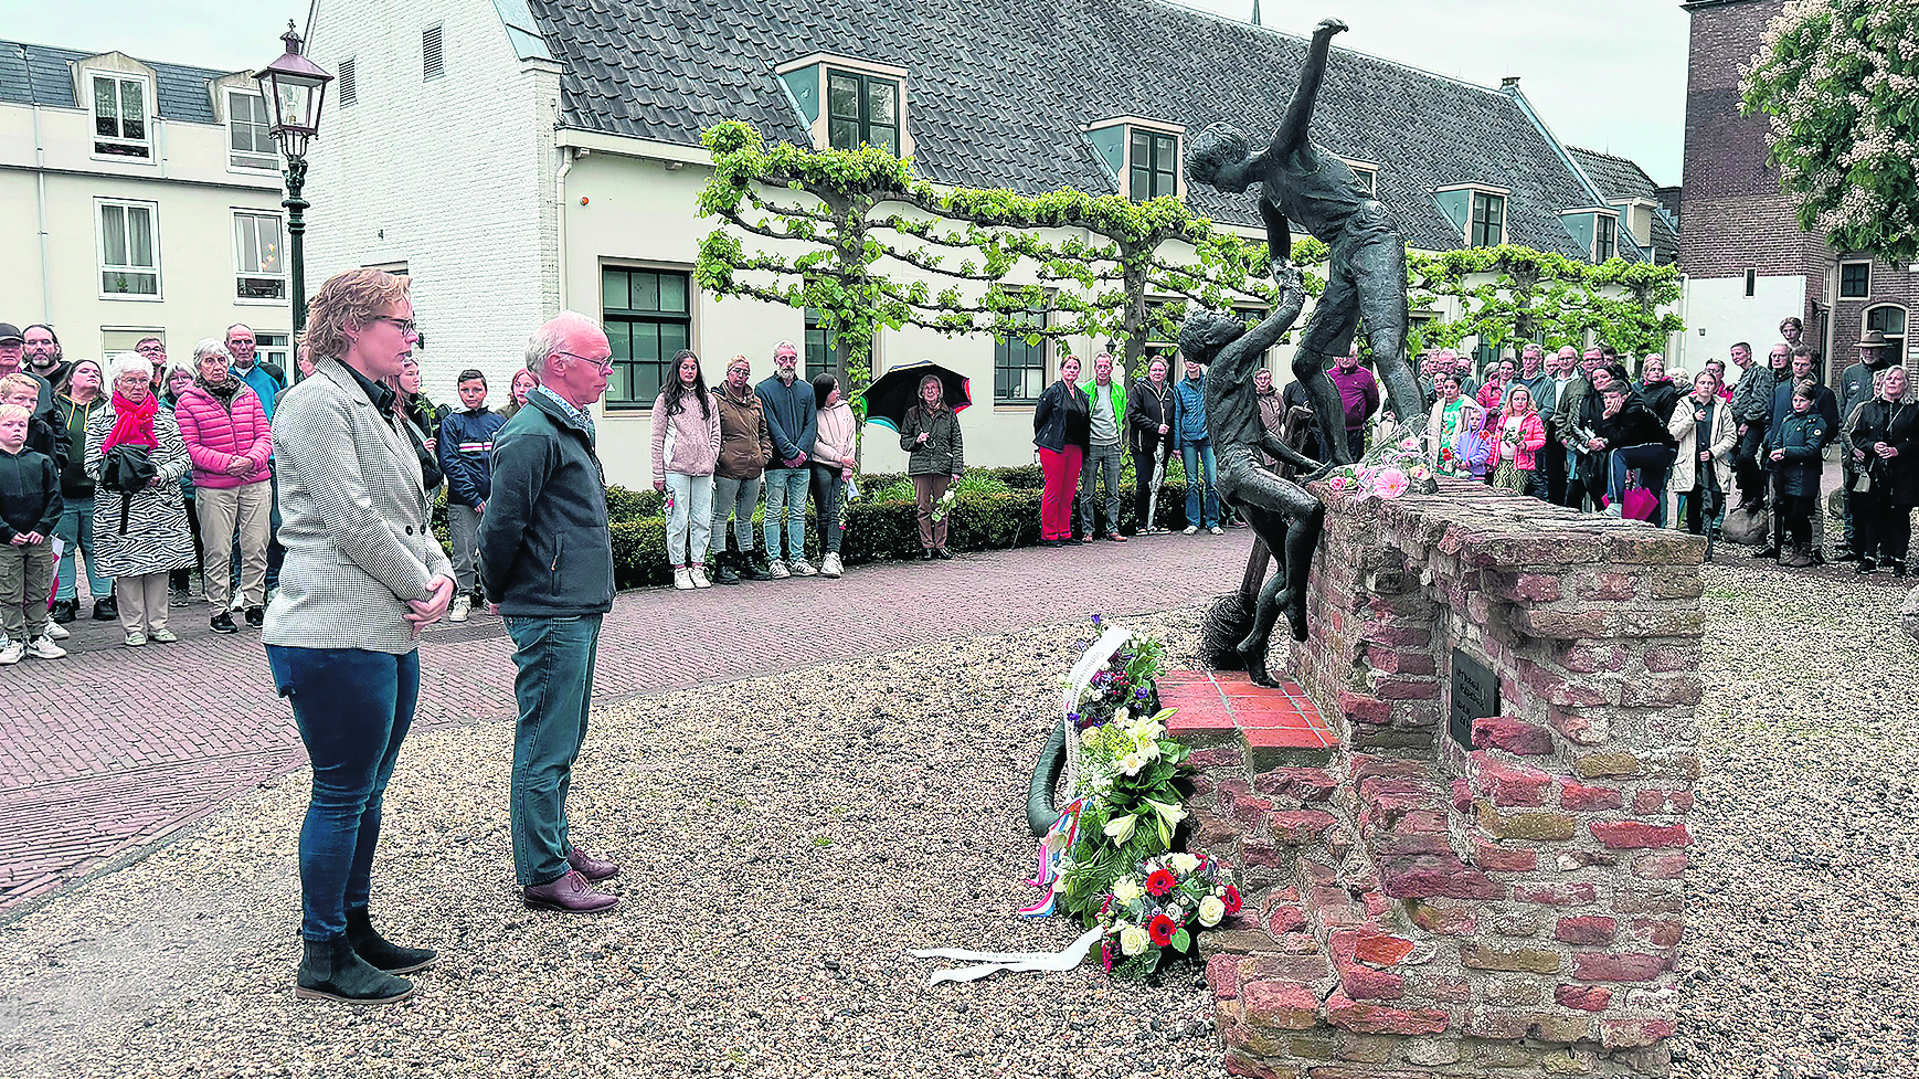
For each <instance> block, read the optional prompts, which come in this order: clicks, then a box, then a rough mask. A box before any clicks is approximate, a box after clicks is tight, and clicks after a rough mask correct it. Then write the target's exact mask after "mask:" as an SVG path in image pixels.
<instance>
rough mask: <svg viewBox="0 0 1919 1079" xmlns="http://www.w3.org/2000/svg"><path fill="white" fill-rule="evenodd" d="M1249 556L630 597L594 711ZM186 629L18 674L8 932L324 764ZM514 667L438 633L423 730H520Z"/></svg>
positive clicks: (1124, 558)
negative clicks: (102, 874)
mask: <svg viewBox="0 0 1919 1079" xmlns="http://www.w3.org/2000/svg"><path fill="white" fill-rule="evenodd" d="M1251 544H1252V535H1251V533H1250V532H1246V531H1239V530H1231V531H1229V532H1228V533H1227V534H1226V535H1225V536H1222V537H1211V536H1207V535H1206V534H1204V533H1201V534H1200V535H1199V536H1197V537H1192V538H1187V537H1183V536H1166V537H1154V538H1150V539H1135V540H1134V541H1132V542H1130V543H1126V544H1110V543H1096V544H1090V545H1088V546H1086V547H1083V548H1067V549H1065V550H1060V551H1048V550H1042V549H1039V548H1024V549H1020V550H1013V551H994V552H985V553H980V554H970V555H962V556H961V557H960V558H959V559H958V560H956V561H953V562H933V563H917V562H916V563H896V564H884V565H875V566H861V567H855V568H854V569H853V570H852V571H851V572H850V573H849V574H848V575H847V576H846V577H845V578H843V579H841V580H839V581H826V580H823V579H820V578H812V579H807V580H798V579H796V580H790V581H777V582H770V583H765V584H745V585H741V586H739V587H736V588H719V587H715V588H712V589H709V590H706V591H702V592H675V591H673V590H672V589H643V590H639V591H634V592H627V593H623V594H621V595H620V597H619V598H618V600H617V601H616V603H615V605H614V608H613V613H612V614H611V615H609V616H608V618H607V622H606V627H605V630H604V633H603V636H602V644H601V649H600V662H599V669H598V675H597V677H596V679H595V685H594V690H595V693H594V695H595V697H596V698H599V699H602V700H606V699H617V698H624V697H630V696H634V695H639V694H647V693H659V692H666V691H671V690H677V689H684V688H687V687H689V686H693V685H697V684H701V683H711V682H728V681H733V680H735V679H739V678H745V677H751V676H756V675H763V674H769V673H775V672H779V671H783V670H791V669H795V668H799V667H804V666H809V665H812V664H815V663H822V662H827V661H831V660H837V659H842V658H846V657H850V656H861V655H873V654H878V653H883V652H890V651H894V650H896V649H900V648H906V647H912V646H919V645H924V644H927V643H930V642H934V641H938V640H942V639H948V638H954V637H964V636H973V635H977V634H982V633H999V632H1010V631H1014V630H1018V629H1022V628H1025V627H1027V626H1031V625H1033V624H1036V623H1045V622H1054V621H1061V620H1070V619H1075V618H1080V617H1083V616H1085V615H1089V614H1091V613H1093V612H1096V611H1097V612H1101V613H1106V614H1137V613H1143V612H1147V611H1158V610H1165V609H1168V608H1171V607H1177V606H1182V605H1184V604H1187V603H1191V602H1194V601H1197V600H1201V599H1205V598H1207V597H1210V596H1213V595H1216V594H1218V593H1220V592H1223V591H1225V590H1227V589H1229V588H1231V587H1233V586H1235V585H1236V584H1237V583H1238V581H1239V578H1240V574H1241V572H1242V570H1243V568H1244V566H1245V562H1246V556H1247V553H1248V551H1249V549H1250V547H1251ZM171 623H172V624H171V628H172V629H173V630H174V631H175V632H176V633H179V634H180V635H181V638H182V639H181V641H180V643H178V644H172V645H149V646H148V647H146V648H141V649H129V648H125V647H122V646H121V644H120V640H121V634H120V632H119V629H118V627H117V625H114V624H102V623H96V622H91V621H87V620H85V619H84V618H83V619H82V620H80V621H76V622H74V623H73V624H72V625H70V626H69V627H68V628H69V629H71V630H72V631H73V637H72V639H71V640H69V641H67V642H65V645H66V647H67V649H68V650H69V652H71V653H72V654H71V656H70V657H69V658H67V659H64V660H55V661H36V660H31V659H29V660H25V661H23V662H21V663H20V664H19V665H17V666H14V667H10V668H0V687H4V688H3V690H0V919H4V918H5V917H6V916H7V914H9V913H10V912H14V911H18V910H20V909H23V908H24V906H25V905H26V904H27V903H28V902H30V901H32V900H34V899H37V898H42V897H45V896H48V895H50V894H52V893H53V892H56V891H58V890H59V889H60V888H61V887H62V886H64V885H66V884H68V883H71V882H72V881H75V880H77V879H79V878H80V877H82V876H84V875H86V874H87V873H89V872H93V871H95V870H98V869H101V868H103V867H109V866H111V865H114V864H116V863H119V862H122V861H125V860H127V859H129V858H134V857H138V855H139V854H140V853H141V852H142V851H144V850H147V849H150V848H151V847H152V845H153V844H155V843H157V842H160V841H162V840H164V839H166V838H167V837H168V836H170V835H172V834H173V833H174V832H176V831H178V830H179V829H180V828H182V827H183V826H185V825H188V824H190V823H192V822H193V821H194V820H196V819H198V818H199V817H200V816H202V815H204V814H206V813H208V812H210V811H211V810H213V809H214V808H217V807H218V806H219V805H220V803H221V802H223V801H224V800H226V799H227V798H229V797H231V796H233V795H234V794H237V793H239V792H241V791H244V790H247V789H249V788H252V787H255V786H257V785H259V784H261V783H264V782H266V781H268V780H270V779H273V778H276V777H278V776H281V775H284V774H286V773H287V772H290V771H292V770H294V769H296V768H299V767H301V766H303V765H304V764H305V763H306V753H305V750H304V749H303V748H302V746H301V744H300V739H299V735H298V732H297V731H296V730H295V729H294V726H293V716H292V713H291V711H290V710H288V708H287V707H286V706H285V704H284V703H283V702H281V701H280V699H279V698H278V697H277V696H276V695H275V693H274V692H273V686H272V681H271V679H270V677H269V676H268V673H267V665H266V654H265V651H264V649H263V648H262V646H261V644H260V638H259V634H258V633H257V632H242V633H239V634H237V635H231V636H227V635H221V634H216V633H213V632H212V631H211V630H209V629H208V627H207V615H206V611H205V609H204V608H203V607H199V606H196V607H191V608H175V609H174V610H173V612H172V615H171ZM511 654H512V646H511V642H510V641H508V640H507V638H506V636H505V632H504V627H503V626H502V625H501V624H500V621H499V619H497V618H493V617H488V616H485V615H480V614H477V613H476V614H475V616H474V618H473V620H472V621H470V622H468V623H467V624H465V625H463V626H453V625H443V626H439V627H435V628H434V629H432V630H430V631H429V632H428V634H427V637H426V640H425V642H424V643H423V644H422V645H421V651H420V656H421V665H420V666H421V685H420V704H419V710H418V713H417V716H416V719H415V723H416V725H418V726H420V727H422V728H433V727H444V726H449V725H455V724H463V723H474V722H485V721H498V720H502V719H506V718H510V717H511V716H512V714H513V665H512V661H511V658H510V657H511Z"/></svg>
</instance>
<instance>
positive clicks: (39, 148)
mask: <svg viewBox="0 0 1919 1079" xmlns="http://www.w3.org/2000/svg"><path fill="white" fill-rule="evenodd" d="M15 48H18V49H19V50H20V67H21V69H22V70H24V71H25V72H26V73H27V100H28V101H31V102H33V187H34V198H35V200H36V201H37V202H38V204H39V211H40V317H41V318H44V319H46V320H47V321H48V322H52V321H53V267H52V263H51V259H52V251H53V249H52V242H53V241H52V238H51V237H50V236H49V235H48V233H47V145H46V140H45V139H44V138H43V137H42V136H41V134H40V99H39V95H38V94H36V93H35V92H34V89H33V65H32V64H31V63H29V62H28V58H27V47H26V46H25V45H18V46H15Z"/></svg>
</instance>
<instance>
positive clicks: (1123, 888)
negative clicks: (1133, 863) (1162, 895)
mask: <svg viewBox="0 0 1919 1079" xmlns="http://www.w3.org/2000/svg"><path fill="white" fill-rule="evenodd" d="M1143 894H1145V893H1144V892H1143V891H1142V890H1141V889H1140V886H1139V885H1137V884H1134V883H1133V878H1131V877H1121V878H1120V879H1118V880H1116V881H1114V882H1113V901H1114V902H1116V903H1119V904H1120V905H1122V906H1124V905H1125V904H1127V903H1131V902H1132V901H1133V900H1135V899H1138V898H1139V897H1140V896H1141V895H1143Z"/></svg>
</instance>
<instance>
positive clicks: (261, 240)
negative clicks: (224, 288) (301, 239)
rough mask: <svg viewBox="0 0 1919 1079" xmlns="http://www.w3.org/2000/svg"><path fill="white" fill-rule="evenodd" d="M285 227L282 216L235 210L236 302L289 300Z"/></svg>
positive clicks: (234, 291) (234, 290)
mask: <svg viewBox="0 0 1919 1079" xmlns="http://www.w3.org/2000/svg"><path fill="white" fill-rule="evenodd" d="M285 239H286V236H285V227H284V223H283V222H282V221H281V219H280V215H279V214H273V213H257V212H252V211H245V210H235V211H234V213H233V273H234V288H233V295H234V298H235V299H240V300H284V299H286V298H287V269H286V257H285V254H286V243H285Z"/></svg>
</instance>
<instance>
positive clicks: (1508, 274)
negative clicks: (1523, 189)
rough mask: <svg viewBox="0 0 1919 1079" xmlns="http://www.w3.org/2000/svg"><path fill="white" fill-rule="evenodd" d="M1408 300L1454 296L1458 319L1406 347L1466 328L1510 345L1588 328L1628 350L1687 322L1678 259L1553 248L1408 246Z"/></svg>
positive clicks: (1412, 349) (1566, 337) (1575, 341)
mask: <svg viewBox="0 0 1919 1079" xmlns="http://www.w3.org/2000/svg"><path fill="white" fill-rule="evenodd" d="M1406 263H1407V266H1406V268H1407V277H1408V280H1409V283H1410V284H1409V293H1410V295H1409V299H1410V301H1411V304H1412V306H1413V307H1414V308H1415V309H1418V308H1420V307H1425V306H1430V305H1434V304H1437V303H1439V302H1441V301H1443V300H1447V299H1452V300H1456V301H1458V302H1459V304H1460V306H1461V313H1460V315H1459V316H1458V317H1456V318H1451V319H1436V320H1434V321H1431V322H1428V323H1426V324H1425V325H1424V326H1422V327H1420V328H1419V329H1418V330H1416V331H1414V332H1413V333H1410V334H1409V335H1408V340H1407V348H1408V351H1409V353H1410V354H1413V355H1417V354H1418V353H1419V352H1420V351H1421V350H1423V349H1427V348H1455V347H1457V346H1458V345H1459V343H1460V342H1461V341H1463V340H1465V339H1466V338H1468V337H1473V336H1477V337H1478V338H1479V340H1480V343H1482V344H1485V345H1488V346H1491V347H1492V348H1495V349H1497V348H1501V347H1504V346H1510V347H1512V348H1513V349H1514V350H1515V351H1517V350H1518V348H1519V347H1521V346H1523V345H1524V344H1526V343H1527V342H1532V341H1537V342H1539V343H1540V344H1542V345H1544V346H1545V347H1546V348H1547V349H1548V350H1551V349H1556V348H1558V347H1560V346H1561V345H1574V346H1583V345H1584V344H1585V343H1586V335H1587V333H1588V332H1590V333H1592V334H1593V335H1594V336H1595V337H1596V338H1597V340H1598V342H1599V343H1601V344H1610V345H1612V346H1613V347H1615V348H1617V349H1619V350H1620V351H1621V352H1622V353H1625V354H1627V355H1635V356H1643V355H1645V354H1646V353H1648V352H1658V351H1661V350H1663V349H1664V348H1665V347H1666V341H1667V339H1668V338H1669V337H1670V336H1671V335H1672V334H1674V333H1677V332H1679V331H1680V330H1683V329H1684V328H1685V325H1684V323H1682V322H1681V321H1680V319H1679V316H1678V315H1676V314H1674V313H1672V311H1671V308H1672V306H1673V305H1674V304H1676V303H1678V301H1679V296H1680V293H1681V291H1682V287H1683V286H1682V284H1681V281H1680V276H1679V268H1678V267H1677V266H1670V265H1668V266H1652V265H1648V264H1646V263H1639V262H1627V261H1625V260H1624V259H1618V258H1615V259H1611V260H1609V261H1607V262H1604V263H1601V264H1599V265H1597V266H1595V265H1593V264H1591V263H1589V262H1584V261H1582V260H1579V259H1573V258H1567V257H1566V256H1564V255H1561V254H1557V253H1555V252H1551V251H1535V250H1533V249H1532V248H1530V247H1520V246H1518V245H1515V244H1502V245H1501V246H1499V247H1475V248H1466V249H1462V250H1458V251H1442V252H1439V253H1437V254H1423V253H1420V252H1408V253H1407V256H1406Z"/></svg>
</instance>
